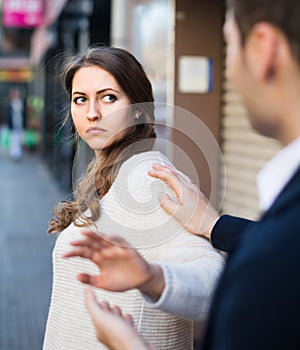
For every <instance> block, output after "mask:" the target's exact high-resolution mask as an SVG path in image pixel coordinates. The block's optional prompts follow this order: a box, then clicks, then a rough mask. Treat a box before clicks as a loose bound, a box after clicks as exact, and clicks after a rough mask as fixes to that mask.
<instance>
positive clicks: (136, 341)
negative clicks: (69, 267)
mask: <svg viewBox="0 0 300 350" xmlns="http://www.w3.org/2000/svg"><path fill="white" fill-rule="evenodd" d="M85 302H86V306H87V309H88V311H89V313H90V314H91V316H92V321H93V323H94V326H95V328H96V333H97V338H98V340H99V341H100V342H101V343H103V344H104V345H106V346H107V347H108V348H109V349H111V350H136V349H140V350H155V349H154V347H152V346H150V345H148V344H146V343H145V342H144V340H143V339H142V338H141V336H140V335H139V334H138V333H137V332H136V330H135V328H134V325H133V320H132V317H131V316H130V315H123V314H122V311H121V309H120V308H119V307H118V306H114V307H111V306H110V305H109V303H107V302H102V303H99V302H98V301H97V299H96V296H95V293H94V292H93V291H92V290H91V289H90V288H86V290H85Z"/></svg>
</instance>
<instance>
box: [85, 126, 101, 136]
mask: <svg viewBox="0 0 300 350" xmlns="http://www.w3.org/2000/svg"><path fill="white" fill-rule="evenodd" d="M86 132H87V134H94V135H97V134H103V133H105V132H106V130H105V129H102V128H98V127H91V128H88V129H87V131H86Z"/></svg>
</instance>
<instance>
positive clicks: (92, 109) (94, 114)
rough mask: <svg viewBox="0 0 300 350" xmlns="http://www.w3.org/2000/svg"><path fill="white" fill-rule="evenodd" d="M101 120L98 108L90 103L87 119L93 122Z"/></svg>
mask: <svg viewBox="0 0 300 350" xmlns="http://www.w3.org/2000/svg"><path fill="white" fill-rule="evenodd" d="M101 118H102V115H101V111H100V108H99V106H97V104H96V103H91V104H90V106H89V110H88V113H87V119H88V120H90V121H93V120H97V119H101Z"/></svg>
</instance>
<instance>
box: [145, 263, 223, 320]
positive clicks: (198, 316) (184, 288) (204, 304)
mask: <svg viewBox="0 0 300 350" xmlns="http://www.w3.org/2000/svg"><path fill="white" fill-rule="evenodd" d="M159 265H160V266H161V267H162V269H163V273H164V278H165V286H166V287H165V289H164V291H163V293H162V295H161V297H160V298H159V299H158V300H156V301H154V300H153V299H151V298H149V297H148V296H146V295H143V297H144V299H145V301H146V302H147V304H148V305H149V306H150V307H153V308H159V309H160V310H162V311H165V312H168V313H171V314H173V315H175V316H177V317H181V318H186V319H192V320H203V319H205V318H206V316H207V312H208V308H209V304H210V300H211V296H212V291H213V290H214V287H215V284H216V282H217V280H218V277H219V275H220V273H221V270H222V266H223V264H222V261H221V259H216V257H202V258H201V260H200V259H197V260H193V261H189V262H185V263H183V264H179V263H159Z"/></svg>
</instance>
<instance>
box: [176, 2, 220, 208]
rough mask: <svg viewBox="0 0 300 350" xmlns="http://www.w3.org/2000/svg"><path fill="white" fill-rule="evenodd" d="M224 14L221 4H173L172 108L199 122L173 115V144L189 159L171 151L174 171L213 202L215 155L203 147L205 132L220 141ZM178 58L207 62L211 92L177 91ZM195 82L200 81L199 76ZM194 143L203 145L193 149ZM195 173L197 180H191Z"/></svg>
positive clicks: (180, 114)
mask: <svg viewBox="0 0 300 350" xmlns="http://www.w3.org/2000/svg"><path fill="white" fill-rule="evenodd" d="M224 14H225V5H224V4H223V0H216V1H207V0H199V1H184V0H177V1H176V27H175V28H176V31H175V33H176V34H175V94H174V104H175V105H176V106H179V107H180V108H183V109H184V110H187V111H189V112H191V113H192V114H193V115H194V116H195V118H198V121H199V122H198V123H197V122H195V123H192V124H191V125H190V127H189V126H186V123H187V120H186V119H188V118H187V117H186V116H185V115H184V114H185V113H181V111H179V113H176V114H175V116H174V130H173V141H174V143H175V144H176V145H177V146H178V147H179V149H180V150H183V151H184V152H186V154H188V155H189V157H190V159H187V157H186V156H185V155H184V154H180V153H182V152H181V151H179V150H178V149H177V150H176V149H175V150H174V155H173V160H174V162H175V165H176V166H177V167H179V168H180V169H181V170H183V171H184V172H186V173H188V174H189V176H190V177H191V178H192V179H193V180H194V181H195V182H199V183H200V187H201V189H202V190H203V191H204V192H205V193H206V195H207V196H208V197H210V198H211V199H212V200H213V202H216V201H217V198H218V192H219V188H218V186H216V184H218V182H219V178H218V177H219V176H218V173H219V159H218V157H219V154H218V152H217V151H216V150H213V149H211V150H207V149H205V147H206V144H207V142H206V140H207V135H208V133H209V132H211V133H212V135H210V138H211V137H214V138H215V140H216V141H217V142H219V140H220V119H221V83H222V62H223V57H222V52H223V36H222V25H223V19H224ZM182 56H189V57H206V58H208V59H209V60H210V61H211V63H212V74H211V83H212V88H211V90H210V91H209V92H205V93H197V92H196V93H189V92H182V89H180V88H179V84H180V81H179V75H180V71H179V70H180V60H181V58H182ZM191 69H193V67H191ZM191 74H192V73H191ZM192 78H193V77H192V76H191V77H187V79H192ZM198 79H199V80H200V79H201V76H200V75H199V77H198ZM192 119H193V118H192ZM202 123H203V124H202ZM205 126H206V127H207V128H208V130H206V129H205ZM184 128H185V129H188V134H189V135H188V136H187V137H186V136H184V135H183V134H182V132H181V130H182V129H184ZM189 128H190V129H189ZM195 140H200V142H201V140H203V141H205V142H203V143H202V144H201V145H199V144H198V145H197V144H195V142H194V141H195ZM208 153H209V154H208ZM190 161H191V162H190ZM193 167H194V169H193ZM195 172H196V174H197V176H198V179H197V178H196V179H195Z"/></svg>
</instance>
